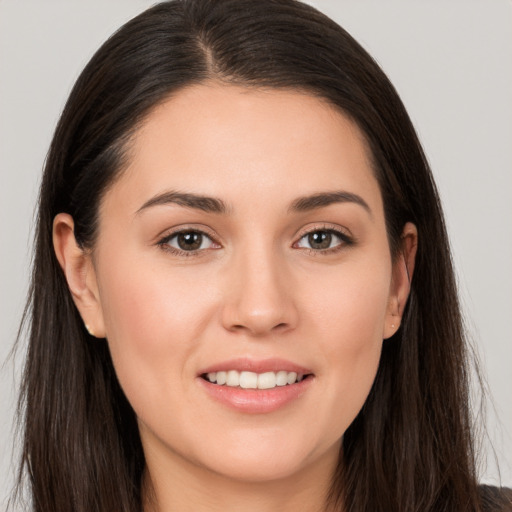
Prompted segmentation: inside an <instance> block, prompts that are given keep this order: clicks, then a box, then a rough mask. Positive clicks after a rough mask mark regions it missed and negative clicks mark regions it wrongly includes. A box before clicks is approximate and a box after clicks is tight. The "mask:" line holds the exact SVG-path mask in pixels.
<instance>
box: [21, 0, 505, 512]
mask: <svg viewBox="0 0 512 512" xmlns="http://www.w3.org/2000/svg"><path fill="white" fill-rule="evenodd" d="M426 241H428V243H426ZM31 301H32V302H31V305H32V323H31V340H30V347H29V353H28V358H27V366H26V374H25V383H24V388H23V399H24V404H25V408H26V409H25V411H26V412H25V438H24V464H25V468H26V470H27V471H28V474H29V476H30V480H31V484H32V493H33V503H34V509H35V510H53V511H58V510H70V509H71V510H84V511H85V510H102V511H103V510H105V511H106V510H141V509H142V510H146V511H148V510H162V511H164V510H203V509H204V510H217V509H220V508H221V507H222V508H223V509H228V510H277V509H278V508H279V509H280V510H287V509H288V508H290V509H291V508H292V507H293V508H294V509H299V510H329V511H330V510H372V511H374V510H397V511H401V510H403V511H406V510H407V511H409V510H436V511H437V510H475V511H476V510H482V507H483V506H484V504H485V503H486V502H490V501H492V499H491V498H489V497H487V496H486V497H484V498H482V497H481V495H480V493H479V491H478V488H477V483H476V478H475V470H474V452H473V446H472V439H471V433H470V421H469V417H468V410H467V375H466V367H465V365H464V363H463V361H464V351H465V348H464V339H463V333H462V328H461V321H460V314H459V309H458V304H457V297H456V291H455V284H454V278H453V272H452V269H451V264H450V257H449V250H448V246H447V241H446V234H445V230H444V225H443V219H442V214H441V210H440V206H439V201H438V198H437V194H436V191H435V187H434V184H433V181H432V178H431V175H430V172H429V170H428V166H427V164H426V162H425V158H424V155H423V153H422V150H421V147H420V145H419V143H418V141H417V138H416V135H415V133H414V130H413V128H412V126H411V123H410V121H409V119H408V116H407V114H406V112H405V110H404V108H403V105H402V104H401V102H400V100H399V98H398V96H397V95H396V93H395V91H394V89H393V87H392V86H391V84H390V83H389V81H388V80H387V79H386V77H385V76H384V75H383V73H382V71H381V70H380V69H379V68H378V67H377V66H376V64H375V63H374V62H373V61H372V60H371V58H370V57H369V56H368V55H367V54H366V53H365V52H364V51H363V50H362V49H361V48H360V47H359V46H358V45H357V43H356V42H355V41H354V40H353V39H352V38H351V37H350V36H348V34H346V33H345V32H344V31H343V30H342V29H340V28H339V27H338V26H337V25H336V24H334V23H333V22H332V21H330V20H328V19H327V18H325V17H324V16H322V15H321V14H319V13H317V12H316V11H314V10H313V9H312V8H310V7H307V6H305V5H302V4H299V3H295V2H288V1H286V2H273V1H264V2H249V1H224V0H223V1H219V2H208V1H189V2H169V3H163V4H160V5H158V6H156V7H154V8H152V9H150V10H148V11H146V13H143V14H142V15H140V16H139V17H137V18H135V19H134V20H132V21H131V22H129V23H128V24H127V25H125V26H124V27H123V28H122V29H121V30H120V31H119V32H118V33H116V34H115V35H114V36H113V37H112V38H111V39H110V40H109V41H108V42H107V43H106V44H105V45H104V46H103V47H102V48H101V49H100V50H99V51H98V53H97V54H96V55H95V57H93V59H92V60H91V62H90V63H89V64H88V66H87V67H86V69H85V70H84V72H83V74H82V75H81V77H80V78H79V80H78V81H77V84H76V86H75V88H74V90H73V91H72V93H71V96H70V98H69V101H68V103H67V106H66V108H65V110H64V113H63V115H62V118H61V120H60V123H59V125H58V127H57V130H56V133H55V137H54V140H53V142H52V146H51V149H50V153H49V156H48V161H47V165H46V169H45V175H44V179H43V184H42V189H41V200H40V210H39V224H38V234H37V247H36V259H35V267H34V280H33V287H32V298H31ZM440 304H442V305H443V308H442V311H440V310H439V305H440ZM461 362H462V363H461ZM499 499H501V501H502V502H503V506H505V498H503V499H502V498H499V497H497V498H496V503H495V509H499V508H497V507H498V506H499V504H498V500H499Z"/></svg>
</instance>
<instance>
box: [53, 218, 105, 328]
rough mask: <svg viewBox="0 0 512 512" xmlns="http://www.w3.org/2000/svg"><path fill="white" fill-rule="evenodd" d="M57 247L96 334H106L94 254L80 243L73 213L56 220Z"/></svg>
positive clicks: (79, 304)
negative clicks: (77, 238)
mask: <svg viewBox="0 0 512 512" xmlns="http://www.w3.org/2000/svg"><path fill="white" fill-rule="evenodd" d="M53 247H54V250H55V255H56V257H57V260H58V262H59V264H60V266H61V268H62V270H63V272H64V275H65V277H66V281H67V283H68V288H69V291H70V293H71V296H72V297H73V301H74V303H75V305H76V307H77V308H78V311H79V312H80V316H81V317H82V320H83V321H84V324H85V328H86V329H87V331H88V332H89V334H91V335H92V336H95V337H97V338H104V337H105V326H104V321H103V312H102V308H101V302H100V297H99V292H98V285H97V281H96V273H95V270H94V267H93V264H92V258H91V255H90V254H89V253H88V252H87V251H85V250H84V249H82V248H81V247H80V246H79V245H78V244H77V242H76V239H75V233H74V222H73V218H72V217H71V215H69V214H67V213H59V214H58V215H57V216H56V217H55V219H54V221H53Z"/></svg>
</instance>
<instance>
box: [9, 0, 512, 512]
mask: <svg viewBox="0 0 512 512" xmlns="http://www.w3.org/2000/svg"><path fill="white" fill-rule="evenodd" d="M255 1H257V0H255ZM152 3H153V2H149V1H147V0H109V1H108V2H105V1H104V0H88V1H87V2H82V1H78V0H61V1H55V0H45V1H44V2H42V1H41V0H32V1H28V0H0V234H1V238H0V244H1V245H0V258H1V259H0V294H1V295H0V363H3V366H1V367H0V474H1V475H2V478H0V509H2V510H3V509H4V503H5V500H6V497H7V496H8V493H9V490H10V486H11V485H12V481H13V472H14V467H13V465H12V460H11V459H12V453H13V447H14V436H13V432H12V425H13V416H14V408H15V396H16V391H15V390H16V387H17V383H18V379H19V375H20V367H21V362H22V357H23V344H22V346H21V349H20V352H19V356H18V357H17V358H16V359H15V360H14V361H12V360H7V355H8V352H9V350H10V349H11V347H12V344H13V342H14V339H15V337H16V332H17V328H18V324H19V321H20V317H21V314H22V310H23V305H24V301H25V295H26V292H27V285H28V278H29V274H30V252H31V243H32V242H31V239H32V235H33V212H34V205H35V203H36V198H37V188H38V183H39V179H40V174H41V168H42V166H43V162H44V159H45V154H46V151H47V148H48V146H49V143H50V139H51V136H52V132H53V129H54V127H55V124H56V121H57V119H58V116H59V113H60V111H61V109H62V107H63V105H64V102H65V99H66V97H67V95H68V93H69V91H70V88H71V86H72V84H73V82H74V80H75V79H76V78H77V76H78V73H79V72H80V71H81V69H82V68H83V66H84V65H85V64H86V62H87V61H88V59H89V58H90V57H91V56H92V54H93V52H94V51H95V50H96V49H97V48H98V47H99V45H100V44H101V43H102V42H103V41H104V40H105V39H106V38H107V37H108V36H109V35H110V34H111V33H112V32H113V31H114V30H115V29H116V28H118V27H119V26H120V25H121V24H122V23H123V22H125V21H127V20H128V19H129V18H131V17H132V16H133V15H135V14H137V13H139V12H140V11H142V10H143V9H144V8H146V7H148V6H150V5H151V4H152ZM311 3H313V4H314V5H315V6H317V7H318V8H320V9H321V10H322V11H324V12H325V13H326V14H329V15H330V16H331V17H333V18H334V19H336V21H338V22H339V23H340V24H341V25H342V26H343V27H344V28H346V29H347V30H348V31H349V32H350V33H351V34H352V35H353V36H354V37H355V38H356V39H357V40H358V41H359V42H360V43H362V45H363V46H364V47H365V48H366V49H367V50H368V51H369V52H370V54H372V55H373V56H374V57H375V58H376V59H377V61H378V62H379V63H380V64H381V66H382V67H383V69H384V70H385V72H386V73H387V74H388V76H389V77H390V78H391V81H392V82H393V83H394V84H395V86H396V88H397V90H398V92H399V94H400V95H401V97H402V99H403V101H404V103H405V105H406V107H407V109H408V111H409V113H410V115H411V117H412V120H413V122H414V124H415V126H416V128H417V130H418V133H419V136H420V139H421V141H422V143H423V145H424V148H425V150H426V153H427V155H428V158H429V161H430V163H431V165H432V168H433V172H434V175H435V177H436V179H437V183H438V186H439V189H440V193H441V197H442V200H443V203H444V208H445V213H446V218H447V225H448V229H449V233H450V236H451V240H452V246H453V254H454V261H455V265H456V269H457V275H458V278H459V282H460V292H461V297H462V301H463V304H464V310H465V315H466V319H467V324H468V329H469V332H470V335H471V338H472V339H473V341H474V344H475V345H476V347H477V350H478V353H479V354H480V357H481V359H482V362H483V366H484V370H485V372H486V374H487V378H488V384H489V387H490V390H491V393H492V396H493V397H494V404H495V407H494V409H495V410H496V413H497V414H495V413H494V412H493V407H492V406H491V407H490V409H489V413H488V424H489V434H490V437H491V438H492V441H493V444H494V447H495V452H496V455H497V459H498V462H499V464H500V467H501V478H502V482H503V483H504V484H507V485H509V486H511V485H512V434H511V433H512V399H511V398H510V397H511V392H512V371H511V368H512V335H511V331H512V229H511V226H512V67H511V66H512V3H511V2H510V0H460V1H459V0H450V1H445V0H437V1H436V0H428V1H427V0H400V1H398V0H394V1H392V0H386V1H383V0H373V1H370V0H350V1H348V0H316V1H314V0H313V1H312V2H311ZM421 243H429V241H428V240H421ZM442 308H443V305H442V304H439V310H440V311H442ZM22 341H23V340H22ZM498 417H499V419H498ZM14 452H15V450H14ZM486 453H487V454H489V455H490V454H491V451H490V449H489V447H487V452H486ZM489 459H490V460H489V463H488V465H487V468H483V469H482V474H481V478H482V480H483V481H486V482H497V481H498V479H499V473H498V470H497V467H496V464H495V463H494V462H493V458H492V457H489Z"/></svg>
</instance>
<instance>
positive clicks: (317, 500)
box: [143, 450, 337, 512]
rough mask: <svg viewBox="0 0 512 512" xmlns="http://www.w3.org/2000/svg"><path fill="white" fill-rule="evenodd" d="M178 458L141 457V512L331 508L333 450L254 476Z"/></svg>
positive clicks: (319, 511) (314, 511)
mask: <svg viewBox="0 0 512 512" xmlns="http://www.w3.org/2000/svg"><path fill="white" fill-rule="evenodd" d="M335 452H336V456H335V457H333V453H335ZM179 459H180V457H179V456H178V458H177V459H174V458H171V460H167V461H166V463H165V464H163V465H162V463H161V462H162V461H159V463H158V464H157V463H156V462H157V461H154V460H151V458H149V459H148V458H147V468H146V473H145V478H144V484H143V497H144V498H143V501H144V512H175V511H177V510H179V511H180V512H238V511H240V510H243V511H244V512H275V511H279V512H297V511H301V512H334V509H333V508H330V507H329V506H328V504H327V502H328V494H329V490H330V485H331V479H332V475H333V473H334V471H335V468H336V464H337V450H336V451H334V450H333V451H332V452H330V453H329V454H327V455H326V456H325V457H324V458H322V459H321V460H317V461H314V462H313V463H312V464H310V465H309V466H308V467H306V468H303V469H301V470H299V471H297V472H294V473H293V474H291V475H289V476H286V477H283V478H280V479H276V480H269V481H257V482H254V481H244V480H236V479H233V478H232V477H227V476H225V475H221V474H218V473H215V472H212V471H209V470H208V469H206V468H203V467H199V466H196V465H194V464H192V463H190V462H189V461H185V460H184V459H181V460H179ZM176 462H177V463H176Z"/></svg>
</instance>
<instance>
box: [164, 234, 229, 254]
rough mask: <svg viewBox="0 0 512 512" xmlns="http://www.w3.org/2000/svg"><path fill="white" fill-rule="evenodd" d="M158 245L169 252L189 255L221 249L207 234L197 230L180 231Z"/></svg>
mask: <svg viewBox="0 0 512 512" xmlns="http://www.w3.org/2000/svg"><path fill="white" fill-rule="evenodd" d="M158 243H159V245H161V246H162V247H163V248H164V249H167V250H171V251H176V252H189V253H190V252H195V251H201V250H204V249H215V248H218V247H220V246H219V245H218V244H216V243H215V242H214V241H213V240H212V239H211V238H210V237H209V236H208V235H207V234H206V233H203V232H201V231H197V230H187V231H179V232H178V233H173V234H172V235H169V236H167V237H165V238H163V239H162V240H161V241H160V242H158Z"/></svg>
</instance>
